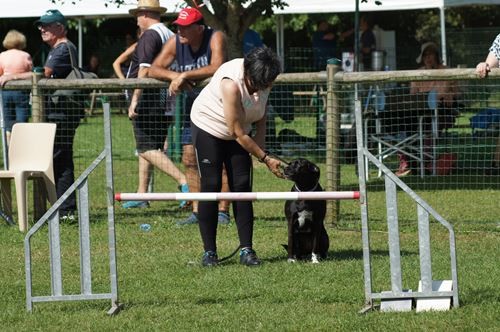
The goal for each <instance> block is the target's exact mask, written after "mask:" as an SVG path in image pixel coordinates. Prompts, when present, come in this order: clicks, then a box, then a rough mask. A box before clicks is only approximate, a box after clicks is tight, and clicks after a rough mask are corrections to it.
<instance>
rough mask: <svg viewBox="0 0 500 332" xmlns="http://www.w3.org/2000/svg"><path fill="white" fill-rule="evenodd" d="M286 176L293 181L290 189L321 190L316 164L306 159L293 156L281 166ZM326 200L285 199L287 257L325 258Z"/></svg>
mask: <svg viewBox="0 0 500 332" xmlns="http://www.w3.org/2000/svg"><path fill="white" fill-rule="evenodd" d="M284 175H285V178H287V179H289V180H291V181H293V182H294V183H295V184H294V186H293V187H292V190H291V191H323V188H322V187H321V185H320V184H319V175H320V171H319V168H318V166H316V165H315V164H313V163H312V162H310V161H309V160H307V159H304V158H299V159H296V160H293V161H292V162H290V164H288V166H286V167H285V169H284ZM325 214H326V201H324V200H314V201H309V200H297V201H286V202H285V215H286V219H287V221H288V246H285V248H286V249H287V251H288V261H289V262H295V261H296V260H297V259H311V261H312V262H313V263H319V261H318V258H323V259H324V258H326V255H327V253H328V248H329V246H330V240H329V238H328V234H327V233H326V229H325V224H324V219H325Z"/></svg>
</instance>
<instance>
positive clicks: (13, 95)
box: [2, 90, 30, 131]
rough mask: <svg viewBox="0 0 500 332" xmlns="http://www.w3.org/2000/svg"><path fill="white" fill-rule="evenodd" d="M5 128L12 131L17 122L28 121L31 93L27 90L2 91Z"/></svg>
mask: <svg viewBox="0 0 500 332" xmlns="http://www.w3.org/2000/svg"><path fill="white" fill-rule="evenodd" d="M2 98H3V117H4V121H5V130H7V131H12V126H13V125H14V123H17V122H27V121H28V116H29V110H30V105H29V93H28V92H27V91H25V90H5V91H2Z"/></svg>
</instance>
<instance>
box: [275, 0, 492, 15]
mask: <svg viewBox="0 0 500 332" xmlns="http://www.w3.org/2000/svg"><path fill="white" fill-rule="evenodd" d="M285 1H286V2H287V3H288V6H287V7H285V8H284V9H277V10H275V11H274V12H275V13H276V14H305V13H344V12H354V11H355V10H356V8H355V7H356V1H355V0H285ZM380 1H381V2H382V5H380V6H377V5H376V4H375V0H368V2H366V3H361V0H359V10H360V11H361V12H369V11H389V10H415V9H425V8H441V7H456V6H467V5H495V4H500V0H380Z"/></svg>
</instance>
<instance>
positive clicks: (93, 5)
mask: <svg viewBox="0 0 500 332" xmlns="http://www.w3.org/2000/svg"><path fill="white" fill-rule="evenodd" d="M58 1H59V2H58V3H57V4H54V3H53V2H52V1H51V0H19V1H15V0H10V1H3V3H2V10H1V11H0V17H2V18H7V17H40V16H41V15H42V14H43V13H44V12H45V11H46V10H47V9H52V8H57V9H59V10H60V11H61V13H63V15H64V16H66V17H83V16H84V17H87V18H88V17H102V16H128V15H129V14H128V11H129V9H132V8H135V7H136V6H137V1H135V0H127V1H126V4H124V5H121V6H120V7H117V5H115V4H112V3H107V2H106V1H104V0H58ZM285 1H286V2H287V3H288V6H287V7H285V8H284V9H276V10H275V13H276V14H298V13H341V12H354V11H355V3H356V1H355V0H285ZM381 1H382V5H381V6H377V5H376V4H375V0H368V2H367V3H361V0H359V2H360V3H359V9H360V11H362V12H364V11H389V10H412V9H424V8H440V7H454V6H466V5H474V4H486V5H494V4H500V0H381ZM21 3H22V4H21ZM106 3H107V6H106ZM160 4H161V6H163V7H166V8H167V13H175V12H178V11H179V8H180V6H185V5H186V3H185V2H184V1H182V0H160Z"/></svg>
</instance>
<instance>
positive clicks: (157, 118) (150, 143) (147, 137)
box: [132, 114, 171, 152]
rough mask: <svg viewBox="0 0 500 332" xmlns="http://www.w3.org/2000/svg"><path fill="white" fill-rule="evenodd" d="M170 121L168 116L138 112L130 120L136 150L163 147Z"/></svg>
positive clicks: (141, 150)
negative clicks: (136, 115)
mask: <svg viewBox="0 0 500 332" xmlns="http://www.w3.org/2000/svg"><path fill="white" fill-rule="evenodd" d="M170 122H171V117H170V116H165V115H149V114H142V115H141V114H139V116H138V117H137V118H135V119H134V120H132V124H133V126H134V136H135V143H136V144H135V146H136V148H137V151H138V152H145V151H149V150H159V149H163V146H164V144H165V140H166V138H167V133H168V126H169V125H170Z"/></svg>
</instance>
